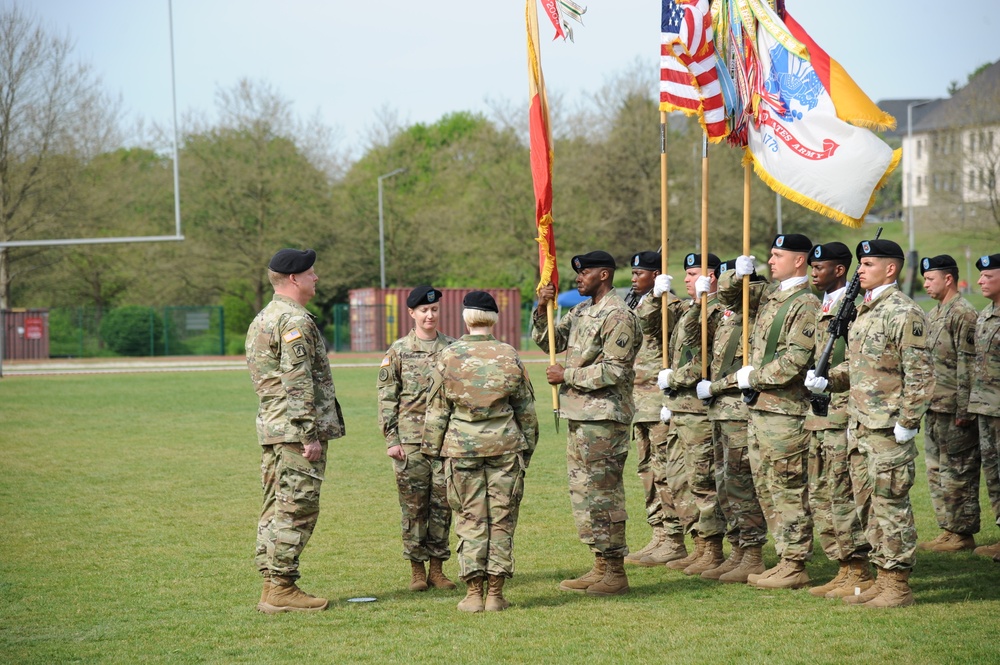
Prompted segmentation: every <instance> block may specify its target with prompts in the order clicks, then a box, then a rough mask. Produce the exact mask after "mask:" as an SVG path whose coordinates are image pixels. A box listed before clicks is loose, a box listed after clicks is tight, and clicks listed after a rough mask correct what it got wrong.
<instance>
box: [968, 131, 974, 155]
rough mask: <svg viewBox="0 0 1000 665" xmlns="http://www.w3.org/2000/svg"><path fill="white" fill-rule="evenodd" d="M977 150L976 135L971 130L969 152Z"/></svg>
mask: <svg viewBox="0 0 1000 665" xmlns="http://www.w3.org/2000/svg"><path fill="white" fill-rule="evenodd" d="M975 151H976V135H975V134H974V133H972V132H969V152H975Z"/></svg>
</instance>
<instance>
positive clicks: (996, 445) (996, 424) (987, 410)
mask: <svg viewBox="0 0 1000 665" xmlns="http://www.w3.org/2000/svg"><path fill="white" fill-rule="evenodd" d="M976 268H977V269H978V270H979V281H978V282H976V283H977V284H979V288H980V289H981V290H982V293H983V296H984V297H985V298H986V299H987V300H989V302H988V303H987V304H986V307H984V308H983V311H982V312H980V313H979V318H978V319H977V320H976V362H975V365H974V369H973V373H972V394H971V395H970V396H969V413H971V414H976V416H977V418H978V419H979V445H980V447H981V451H982V456H983V457H982V459H983V476H984V477H985V478H986V493H987V495H988V496H989V499H990V506H991V507H992V508H993V515H994V517H996V523H997V526H1000V470H998V461H1000V253H998V254H989V255H987V256H982V257H980V258H979V260H978V261H976ZM976 554H979V555H981V556H988V557H991V558H992V559H993V560H994V561H1000V542H997V543H993V544H992V545H982V546H980V547H977V548H976Z"/></svg>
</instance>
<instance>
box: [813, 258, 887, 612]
mask: <svg viewBox="0 0 1000 665" xmlns="http://www.w3.org/2000/svg"><path fill="white" fill-rule="evenodd" d="M853 258H854V257H853V255H852V254H851V250H850V249H849V248H848V247H847V245H845V244H844V243H842V242H831V243H827V244H825V245H816V247H814V248H813V251H812V253H811V254H810V255H809V265H810V266H811V267H812V283H813V286H814V287H816V290H817V291H818V292H819V293H822V294H823V303H822V306H821V308H820V313H819V319H818V321H817V323H816V338H815V339H816V347H815V355H816V357H817V359H818V358H819V356H820V354H822V353H823V351H824V349H825V348H826V345H827V343H828V342H829V339H830V322H831V321H832V320H833V319H834V318H835V317H836V316H837V311H838V310H839V309H840V307H841V306H842V305H843V304H844V303H843V300H842V299H843V298H844V295H845V293H846V291H847V272H848V270H849V269H850V267H851V261H852V259H853ZM846 354H847V344H846V340H845V339H844V337H842V336H840V335H839V333H838V337H837V340H836V342H835V343H834V345H833V348H832V352H831V354H830V358H829V359H828V367H836V366H837V365H839V364H840V363H842V362H843V361H844V359H845V357H846ZM814 374H815V372H813V370H809V372H808V373H807V374H806V377H807V379H808V378H809V377H810V376H814ZM816 399H818V400H821V399H822V398H819V397H817V398H816ZM805 428H806V430H807V431H808V432H809V435H810V439H809V507H810V509H811V510H812V514H813V521H814V522H815V526H816V529H815V530H816V535H817V537H818V538H819V543H820V547H822V548H823V552H824V553H825V554H826V556H827V557H828V558H829V559H830V560H831V561H836V562H837V566H838V568H837V574H836V575H835V576H834V578H833V579H832V580H830V581H829V582H827V583H826V584H821V585H819V586H814V587H812V588H811V589H809V593H811V594H812V595H814V596H822V597H826V598H843V597H844V596H847V595H850V594H853V593H854V590H855V589H861V590H862V591H864V590H865V589H868V588H869V587H871V586H872V585H873V584H874V583H875V578H874V577H873V576H872V573H871V566H870V565H869V564H868V554H869V552H870V551H871V546H870V545H869V544H868V539H867V538H866V537H865V522H866V521H867V516H868V510H869V508H870V506H871V494H872V483H871V478H870V477H869V476H868V463H867V462H866V461H865V457H864V455H862V454H861V451H860V450H858V447H857V442H856V441H849V440H848V437H847V392H846V391H843V392H838V393H833V394H832V395H830V399H829V403H828V406H827V414H826V415H825V416H824V415H818V414H816V412H815V409H811V410H810V413H809V415H807V416H806V422H805Z"/></svg>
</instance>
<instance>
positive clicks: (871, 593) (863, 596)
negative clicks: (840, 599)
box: [844, 568, 889, 605]
mask: <svg viewBox="0 0 1000 665" xmlns="http://www.w3.org/2000/svg"><path fill="white" fill-rule="evenodd" d="M888 581H889V576H888V575H886V571H884V570H882V569H881V568H880V569H879V571H878V575H877V576H876V577H875V584H873V585H871V586H870V587H868V588H867V589H865V590H864V591H862V592H861V593H855V592H854V591H855V590H854V589H851V595H849V596H844V602H845V603H847V604H848V605H863V604H864V603H867V602H868V601H869V600H872V599H873V598H875V597H876V596H878V595H879V594H880V593H882V589H883V588H884V587H885V583H886V582H888Z"/></svg>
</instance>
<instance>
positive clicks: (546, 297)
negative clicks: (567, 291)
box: [538, 284, 556, 309]
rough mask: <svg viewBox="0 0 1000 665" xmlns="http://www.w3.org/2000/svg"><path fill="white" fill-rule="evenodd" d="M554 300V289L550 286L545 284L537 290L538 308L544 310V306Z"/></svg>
mask: <svg viewBox="0 0 1000 665" xmlns="http://www.w3.org/2000/svg"><path fill="white" fill-rule="evenodd" d="M555 299H556V287H555V286H554V285H552V284H546V285H545V286H543V287H542V288H540V289H539V290H538V308H539V309H545V306H546V305H548V304H549V302H550V301H553V300H555Z"/></svg>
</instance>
